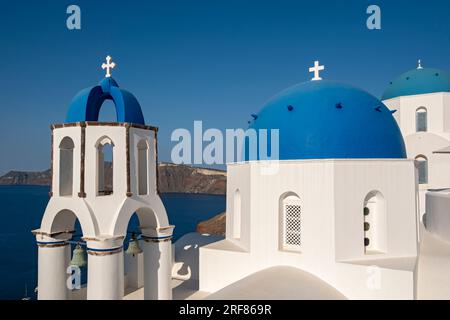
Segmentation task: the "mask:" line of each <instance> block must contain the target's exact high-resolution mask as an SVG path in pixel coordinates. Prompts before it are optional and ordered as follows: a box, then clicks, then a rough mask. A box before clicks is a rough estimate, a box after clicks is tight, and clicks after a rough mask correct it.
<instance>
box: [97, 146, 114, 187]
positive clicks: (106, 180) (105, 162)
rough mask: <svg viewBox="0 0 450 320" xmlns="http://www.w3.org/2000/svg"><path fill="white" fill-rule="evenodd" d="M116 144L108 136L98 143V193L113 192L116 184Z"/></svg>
mask: <svg viewBox="0 0 450 320" xmlns="http://www.w3.org/2000/svg"><path fill="white" fill-rule="evenodd" d="M113 148H114V144H113V142H112V140H111V139H110V138H108V137H104V138H102V139H100V140H99V141H98V143H97V195H99V196H107V195H110V194H112V193H113V185H114V152H113Z"/></svg>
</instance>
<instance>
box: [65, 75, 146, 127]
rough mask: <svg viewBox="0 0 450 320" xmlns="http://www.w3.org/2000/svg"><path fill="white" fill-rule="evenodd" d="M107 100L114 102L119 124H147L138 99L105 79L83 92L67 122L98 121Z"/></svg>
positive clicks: (70, 109) (74, 99)
mask: <svg viewBox="0 0 450 320" xmlns="http://www.w3.org/2000/svg"><path fill="white" fill-rule="evenodd" d="M105 100H112V101H113V102H114V104H115V106H116V115H117V122H129V123H135V124H145V121H144V116H143V114H142V110H141V106H140V105H139V102H138V101H137V99H136V98H135V97H134V96H133V95H132V94H131V93H130V92H128V91H126V90H123V89H120V88H119V85H118V84H117V82H116V81H115V80H114V79H112V78H105V79H103V80H102V81H100V83H99V84H98V85H97V86H94V87H91V88H86V89H83V90H81V91H80V92H79V93H78V94H77V95H76V96H75V97H74V98H73V99H72V102H71V103H70V106H69V111H68V112H67V117H66V122H67V123H71V122H82V121H98V116H99V112H100V108H101V106H102V104H103V102H105Z"/></svg>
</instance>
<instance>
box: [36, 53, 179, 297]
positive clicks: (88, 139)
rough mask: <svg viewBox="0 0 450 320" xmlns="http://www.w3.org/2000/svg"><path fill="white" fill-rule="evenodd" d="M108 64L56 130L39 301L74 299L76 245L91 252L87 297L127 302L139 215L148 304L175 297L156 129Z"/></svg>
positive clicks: (41, 242) (39, 234)
mask: <svg viewBox="0 0 450 320" xmlns="http://www.w3.org/2000/svg"><path fill="white" fill-rule="evenodd" d="M106 60H107V62H106V63H104V64H103V65H102V68H103V69H106V76H105V78H104V79H103V80H102V81H100V83H99V84H98V85H96V86H93V87H90V88H86V89H83V90H82V91H80V92H79V93H78V94H77V95H76V96H75V97H74V98H73V100H72V102H71V103H70V106H69V111H68V113H67V117H66V120H65V122H64V123H61V124H54V125H52V126H51V129H52V156H51V163H52V172H53V176H52V187H51V191H50V196H51V198H50V201H49V203H48V205H47V208H46V210H45V213H44V216H43V218H42V223H41V226H40V228H39V229H38V230H34V231H33V233H34V234H35V235H36V240H37V245H38V251H39V254H38V268H39V270H38V298H39V299H68V298H70V291H69V290H68V288H67V286H66V280H67V278H68V274H67V273H66V271H67V267H68V266H69V264H70V262H69V261H70V251H71V250H70V247H71V246H70V245H71V244H74V243H78V244H81V247H83V248H86V249H85V250H86V251H87V254H88V259H87V260H88V263H87V272H88V277H87V278H88V282H87V294H86V296H87V299H122V298H123V295H124V255H123V246H124V239H126V235H127V230H128V223H129V221H130V218H131V217H132V215H133V214H136V215H137V217H138V219H139V230H140V233H141V234H140V235H139V237H134V238H133V246H134V245H140V247H142V251H143V252H142V255H143V265H144V296H145V299H171V297H172V293H171V263H172V262H171V257H172V254H171V239H172V231H173V228H174V226H171V225H170V224H169V220H168V217H167V213H166V210H165V208H164V205H163V203H162V201H161V198H160V197H159V192H158V184H157V181H158V179H157V163H158V150H157V133H158V129H157V128H156V127H153V126H149V125H146V124H145V121H144V117H143V114H142V110H141V107H140V105H139V102H138V101H137V99H136V98H135V97H134V96H133V95H132V94H131V93H130V92H128V91H126V90H124V89H122V88H120V87H119V85H118V84H117V82H116V81H115V80H114V79H113V78H112V77H111V70H112V68H114V67H115V66H116V64H115V63H114V62H112V58H111V57H109V56H108V57H107V58H106ZM106 100H111V101H113V102H114V104H115V108H116V116H117V121H116V122H100V121H99V119H98V118H99V112H100V109H101V107H102V104H103V103H104V102H105V101H106ZM77 220H78V221H79V223H80V226H81V233H82V234H81V235H78V237H79V239H75V238H76V237H77V235H75V230H74V226H75V222H76V221H77ZM138 239H139V240H138ZM136 241H138V242H136ZM77 250H80V246H79V245H78V246H77ZM79 253H80V252H79V251H77V254H79ZM154 279H157V281H154Z"/></svg>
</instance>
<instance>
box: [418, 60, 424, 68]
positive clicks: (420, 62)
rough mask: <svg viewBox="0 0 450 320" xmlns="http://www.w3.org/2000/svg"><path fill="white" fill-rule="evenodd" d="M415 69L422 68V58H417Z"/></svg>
mask: <svg viewBox="0 0 450 320" xmlns="http://www.w3.org/2000/svg"><path fill="white" fill-rule="evenodd" d="M417 69H423V67H422V60H420V59H419V61H417Z"/></svg>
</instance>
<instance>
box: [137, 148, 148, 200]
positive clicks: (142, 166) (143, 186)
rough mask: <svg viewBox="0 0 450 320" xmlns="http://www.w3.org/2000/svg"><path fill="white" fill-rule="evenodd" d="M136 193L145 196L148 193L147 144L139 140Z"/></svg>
mask: <svg viewBox="0 0 450 320" xmlns="http://www.w3.org/2000/svg"><path fill="white" fill-rule="evenodd" d="M137 148H138V177H137V178H138V193H139V195H145V194H147V193H148V144H147V141H145V140H141V141H139V143H138V145H137Z"/></svg>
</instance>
